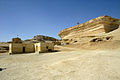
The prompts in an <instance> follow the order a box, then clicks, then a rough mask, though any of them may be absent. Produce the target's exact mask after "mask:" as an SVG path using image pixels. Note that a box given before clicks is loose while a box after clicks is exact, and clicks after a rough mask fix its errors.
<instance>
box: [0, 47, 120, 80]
mask: <svg viewBox="0 0 120 80" xmlns="http://www.w3.org/2000/svg"><path fill="white" fill-rule="evenodd" d="M56 49H59V50H60V51H58V52H51V53H41V54H35V53H27V54H14V55H8V54H7V53H1V54H0V68H3V70H2V71H0V80H120V49H114V50H112V49H110V50H109V49H106V50H104V49H103V50H99V49H94V50H84V49H82V50H81V49H78V48H77V49H74V48H70V47H62V46H57V48H56Z"/></svg>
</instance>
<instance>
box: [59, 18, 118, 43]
mask: <svg viewBox="0 0 120 80" xmlns="http://www.w3.org/2000/svg"><path fill="white" fill-rule="evenodd" d="M119 25H120V19H115V18H112V17H110V16H100V17H97V18H95V19H91V20H89V21H87V22H85V23H83V24H79V25H76V26H73V27H70V28H67V29H64V30H62V31H60V32H59V34H58V35H59V36H60V37H61V39H62V40H63V41H64V42H69V43H74V42H80V41H85V40H86V39H88V38H89V39H91V38H95V37H98V36H100V35H101V34H104V35H105V34H108V33H109V32H111V31H114V30H116V29H118V28H119ZM108 37H110V38H111V39H112V37H111V36H108ZM84 39H85V40H84ZM89 39H88V40H89ZM88 40H87V41H88Z"/></svg>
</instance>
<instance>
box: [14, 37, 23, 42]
mask: <svg viewBox="0 0 120 80" xmlns="http://www.w3.org/2000/svg"><path fill="white" fill-rule="evenodd" d="M12 43H22V40H21V39H20V38H18V37H17V38H12Z"/></svg>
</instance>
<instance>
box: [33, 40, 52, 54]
mask: <svg viewBox="0 0 120 80" xmlns="http://www.w3.org/2000/svg"><path fill="white" fill-rule="evenodd" d="M53 50H54V44H53V43H51V42H40V43H36V44H35V52H36V53H40V52H48V51H53Z"/></svg>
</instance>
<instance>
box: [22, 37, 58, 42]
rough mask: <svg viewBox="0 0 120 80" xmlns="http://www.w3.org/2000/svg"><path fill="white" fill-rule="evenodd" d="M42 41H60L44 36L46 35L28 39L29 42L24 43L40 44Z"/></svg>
mask: <svg viewBox="0 0 120 80" xmlns="http://www.w3.org/2000/svg"><path fill="white" fill-rule="evenodd" d="M40 41H53V42H56V41H58V39H56V38H53V37H49V36H44V35H36V36H34V37H33V38H32V39H27V40H24V41H23V42H24V43H36V42H40Z"/></svg>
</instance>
